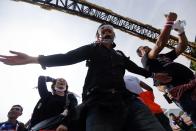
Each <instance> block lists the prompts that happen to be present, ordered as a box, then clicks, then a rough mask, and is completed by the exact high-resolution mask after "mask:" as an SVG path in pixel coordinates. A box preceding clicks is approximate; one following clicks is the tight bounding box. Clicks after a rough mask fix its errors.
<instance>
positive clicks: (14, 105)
mask: <svg viewBox="0 0 196 131" xmlns="http://www.w3.org/2000/svg"><path fill="white" fill-rule="evenodd" d="M16 106H17V107H20V108H21V112H22V111H23V108H22V106H21V105H13V106H12V108H13V107H16Z"/></svg>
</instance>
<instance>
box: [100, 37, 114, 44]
mask: <svg viewBox="0 0 196 131" xmlns="http://www.w3.org/2000/svg"><path fill="white" fill-rule="evenodd" d="M101 42H102V43H104V44H110V43H113V42H114V38H109V39H101Z"/></svg>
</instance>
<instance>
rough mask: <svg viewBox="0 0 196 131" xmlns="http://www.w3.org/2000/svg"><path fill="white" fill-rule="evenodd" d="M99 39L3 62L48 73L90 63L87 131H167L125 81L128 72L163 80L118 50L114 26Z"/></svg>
mask: <svg viewBox="0 0 196 131" xmlns="http://www.w3.org/2000/svg"><path fill="white" fill-rule="evenodd" d="M96 36H97V41H96V42H94V43H92V44H89V45H85V46H82V47H79V48H77V49H75V50H72V51H69V52H67V53H65V54H56V55H50V56H39V57H32V56H29V55H27V54H24V53H20V52H13V51H11V53H14V54H15V56H3V55H1V58H0V61H1V62H3V63H4V64H8V65H22V64H29V63H38V64H41V65H42V67H43V68H44V69H45V68H46V67H52V66H64V65H71V64H75V63H78V62H81V61H84V60H86V61H87V66H88V72H87V76H86V79H85V83H84V87H83V94H82V97H83V103H85V107H86V112H85V114H86V116H85V122H86V131H103V130H107V131H122V130H123V131H130V130H138V131H164V129H163V127H162V126H161V125H160V123H159V122H158V121H157V120H156V118H155V117H154V116H153V115H152V114H151V112H150V111H149V109H148V108H147V107H146V106H145V105H144V104H143V103H142V102H141V101H140V100H138V99H137V97H136V96H135V95H134V94H132V93H130V92H129V91H127V90H126V88H125V83H124V79H123V76H124V73H125V70H128V71H129V72H132V73H136V74H139V75H142V76H144V77H151V76H155V77H156V78H158V77H159V78H163V77H162V76H160V75H157V74H156V75H152V74H153V73H152V72H150V71H147V70H145V69H143V68H141V67H139V66H137V65H136V64H135V63H134V62H132V61H131V60H129V58H128V57H126V56H125V55H124V54H123V53H122V52H121V51H116V50H114V47H115V46H116V45H115V43H114V42H113V41H114V38H115V33H114V30H113V27H112V26H111V25H109V24H102V25H101V26H100V27H99V28H98V30H97V34H96ZM162 80H165V81H167V80H169V79H167V78H166V79H164V78H163V79H162Z"/></svg>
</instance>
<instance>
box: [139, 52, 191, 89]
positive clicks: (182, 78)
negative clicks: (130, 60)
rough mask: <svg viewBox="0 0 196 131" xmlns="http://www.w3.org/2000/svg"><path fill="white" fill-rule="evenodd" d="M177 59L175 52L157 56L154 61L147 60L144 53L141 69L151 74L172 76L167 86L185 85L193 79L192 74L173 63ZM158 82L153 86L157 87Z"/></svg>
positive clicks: (178, 64)
mask: <svg viewBox="0 0 196 131" xmlns="http://www.w3.org/2000/svg"><path fill="white" fill-rule="evenodd" d="M176 58H177V55H176V52H175V50H172V51H170V52H168V53H166V54H159V55H158V56H157V58H156V59H149V58H148V54H147V53H146V54H145V55H144V56H143V57H142V64H143V67H144V68H145V69H147V70H149V71H151V72H155V73H156V72H165V73H168V74H169V75H170V76H172V81H171V82H170V83H168V84H170V85H172V86H177V85H181V84H184V83H187V82H188V81H190V80H191V79H193V78H194V74H193V72H192V71H191V70H190V69H189V68H188V67H186V66H184V65H182V64H180V63H176V62H173V60H174V59H176ZM159 84H161V83H160V82H157V81H154V85H155V86H158V85H159Z"/></svg>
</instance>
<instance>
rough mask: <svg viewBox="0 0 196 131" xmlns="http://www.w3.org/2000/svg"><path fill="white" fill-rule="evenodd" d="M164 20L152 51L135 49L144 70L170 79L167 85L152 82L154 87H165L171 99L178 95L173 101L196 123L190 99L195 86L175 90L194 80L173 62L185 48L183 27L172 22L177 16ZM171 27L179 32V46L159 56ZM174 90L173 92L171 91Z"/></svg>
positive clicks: (194, 105) (194, 109)
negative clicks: (164, 75)
mask: <svg viewBox="0 0 196 131" xmlns="http://www.w3.org/2000/svg"><path fill="white" fill-rule="evenodd" d="M166 18H167V22H166V25H165V27H164V29H163V30H162V32H161V34H160V36H159V38H158V39H157V42H156V44H155V46H154V47H153V48H152V49H151V48H149V47H148V46H140V47H139V48H138V49H137V53H138V55H139V56H140V57H142V60H141V61H142V64H143V67H144V68H145V69H147V70H149V71H152V72H165V73H168V74H169V75H170V76H171V77H172V80H171V81H170V82H168V83H167V84H163V83H161V82H159V81H156V80H154V85H155V86H160V85H166V88H167V90H169V92H171V95H172V96H173V97H174V95H173V94H178V95H179V94H180V96H178V97H179V99H176V97H174V98H175V100H176V101H177V102H178V103H179V104H180V107H181V108H182V109H183V110H184V111H185V112H187V113H188V114H190V115H191V119H192V121H193V122H194V123H196V100H195V99H192V95H193V96H195V95H196V94H195V93H194V91H193V90H195V87H196V85H194V84H189V85H190V86H186V87H185V88H184V89H183V90H182V88H178V89H176V87H178V86H180V85H181V86H182V85H184V84H187V83H189V82H191V83H192V80H194V79H195V77H194V74H193V72H192V71H191V70H190V69H189V68H187V67H186V66H184V65H182V64H180V63H177V62H174V60H175V59H176V58H177V57H178V56H179V55H180V54H181V53H182V52H183V51H184V50H185V49H186V48H187V44H188V41H187V38H186V35H185V32H184V29H183V26H181V25H180V24H181V23H180V22H181V21H177V22H176V23H175V24H174V21H175V20H176V19H177V14H175V13H170V14H169V15H168V16H167V17H166ZM172 27H173V28H175V29H176V30H177V31H178V32H179V38H178V41H179V44H178V45H177V46H176V48H175V49H173V50H171V51H170V52H168V53H165V54H159V53H160V52H161V50H162V49H163V48H164V47H165V46H166V43H167V41H168V39H169V34H170V32H171V29H172ZM176 27H177V28H176ZM174 89H175V91H173V90H174Z"/></svg>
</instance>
